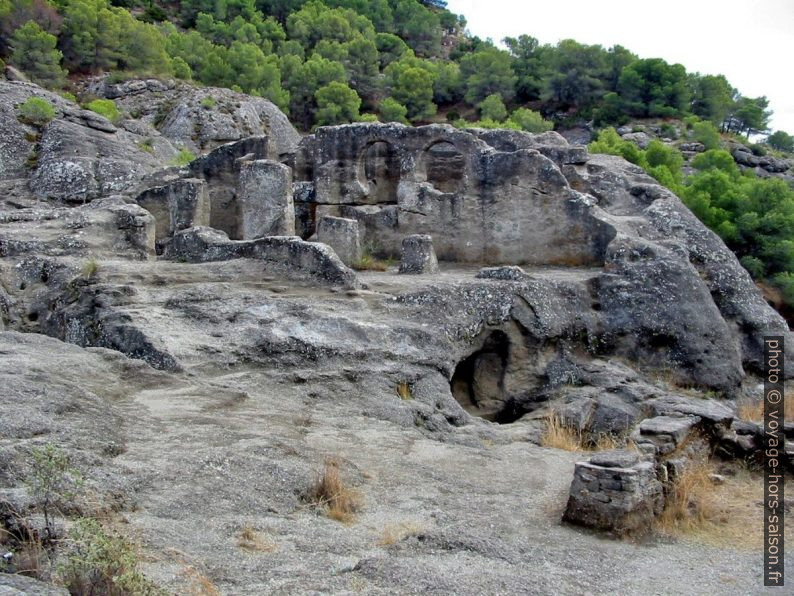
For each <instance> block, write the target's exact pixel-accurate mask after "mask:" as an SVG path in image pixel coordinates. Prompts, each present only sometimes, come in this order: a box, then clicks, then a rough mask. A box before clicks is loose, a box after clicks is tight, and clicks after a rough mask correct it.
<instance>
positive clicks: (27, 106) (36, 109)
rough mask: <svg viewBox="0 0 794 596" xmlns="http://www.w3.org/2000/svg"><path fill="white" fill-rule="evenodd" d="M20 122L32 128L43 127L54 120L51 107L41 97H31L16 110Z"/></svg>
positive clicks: (53, 112) (53, 111) (53, 109)
mask: <svg viewBox="0 0 794 596" xmlns="http://www.w3.org/2000/svg"><path fill="white" fill-rule="evenodd" d="M17 114H18V117H19V119H20V121H22V122H24V123H25V124H30V125H32V126H44V125H45V124H47V123H48V122H50V121H52V119H53V118H55V108H54V107H53V105H52V104H51V103H50V102H49V101H47V100H46V99H43V98H41V97H31V98H30V99H28V100H27V101H25V103H23V104H21V105H20V106H19V107H18V108H17Z"/></svg>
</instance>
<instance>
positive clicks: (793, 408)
mask: <svg viewBox="0 0 794 596" xmlns="http://www.w3.org/2000/svg"><path fill="white" fill-rule="evenodd" d="M736 416H738V417H739V418H741V419H742V420H750V421H752V422H763V421H764V401H763V400H749V399H746V400H740V401H739V403H738V404H737V408H736ZM783 418H784V419H786V420H789V421H794V398H788V399H785V403H784V404H783Z"/></svg>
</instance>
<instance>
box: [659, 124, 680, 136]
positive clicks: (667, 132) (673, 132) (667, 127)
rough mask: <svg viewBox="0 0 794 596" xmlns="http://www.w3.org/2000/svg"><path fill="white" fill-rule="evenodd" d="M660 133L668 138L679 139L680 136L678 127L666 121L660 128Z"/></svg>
mask: <svg viewBox="0 0 794 596" xmlns="http://www.w3.org/2000/svg"><path fill="white" fill-rule="evenodd" d="M659 132H660V134H661V135H662V137H664V138H666V139H677V138H678V129H677V128H676V127H675V126H673V125H672V124H668V123H667V122H665V123H664V124H662V126H661V127H660V129H659Z"/></svg>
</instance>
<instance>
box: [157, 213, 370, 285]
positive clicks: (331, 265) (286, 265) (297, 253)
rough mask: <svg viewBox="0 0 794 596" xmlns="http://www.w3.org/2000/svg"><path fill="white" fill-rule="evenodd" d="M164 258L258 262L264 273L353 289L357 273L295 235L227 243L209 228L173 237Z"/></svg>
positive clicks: (322, 247) (330, 253)
mask: <svg viewBox="0 0 794 596" xmlns="http://www.w3.org/2000/svg"><path fill="white" fill-rule="evenodd" d="M165 256H166V257H167V258H169V259H172V260H177V261H186V262H190V263H206V262H211V261H227V260H231V259H239V258H251V259H259V260H262V261H263V262H264V263H265V266H266V267H265V270H266V271H268V272H270V273H279V274H282V275H286V276H287V277H294V278H296V279H304V278H308V279H311V280H314V281H318V282H320V283H322V284H325V285H338V286H344V287H350V288H355V287H359V286H360V282H359V281H358V278H357V277H356V274H355V272H354V271H352V270H351V269H348V268H347V267H346V266H345V264H344V263H343V262H342V261H341V260H340V259H339V257H338V256H337V255H336V253H334V251H333V250H332V249H331V248H330V247H328V246H326V245H324V244H318V243H313V242H304V241H303V240H301V239H300V238H297V237H295V236H268V237H266V238H258V239H256V240H229V237H228V236H226V234H224V233H223V232H221V231H219V230H215V229H212V228H202V227H199V228H190V229H188V230H183V231H181V232H178V233H176V234H174V237H173V239H172V240H171V242H170V243H169V245H168V246H167V248H166V252H165Z"/></svg>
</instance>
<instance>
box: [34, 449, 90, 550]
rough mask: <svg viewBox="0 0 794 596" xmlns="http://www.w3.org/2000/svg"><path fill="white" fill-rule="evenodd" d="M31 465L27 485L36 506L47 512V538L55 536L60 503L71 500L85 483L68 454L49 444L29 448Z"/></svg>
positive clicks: (42, 511)
mask: <svg viewBox="0 0 794 596" xmlns="http://www.w3.org/2000/svg"><path fill="white" fill-rule="evenodd" d="M30 456H31V467H30V472H29V474H28V475H27V477H26V484H27V485H28V490H29V491H30V494H31V496H32V497H33V499H34V501H35V502H36V506H37V508H38V509H39V511H41V513H43V514H44V525H45V530H46V532H47V538H48V539H52V538H54V537H55V521H54V520H53V515H54V514H55V512H56V509H57V507H58V505H59V504H61V503H63V502H64V501H66V500H68V499H71V498H73V497H74V496H75V494H76V493H77V491H78V490H79V489H80V487H81V486H82V482H83V479H82V476H81V475H80V472H79V471H78V470H76V469H75V468H73V467H72V466H71V464H70V462H69V456H68V455H67V454H66V453H65V452H63V451H62V450H61V449H59V448H58V447H56V446H55V445H52V444H51V443H47V444H46V445H44V446H43V447H34V448H33V449H31V451H30Z"/></svg>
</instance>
